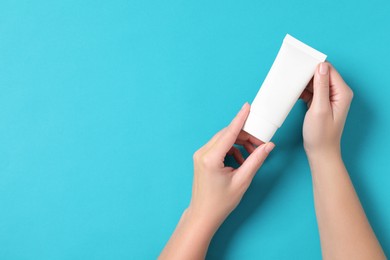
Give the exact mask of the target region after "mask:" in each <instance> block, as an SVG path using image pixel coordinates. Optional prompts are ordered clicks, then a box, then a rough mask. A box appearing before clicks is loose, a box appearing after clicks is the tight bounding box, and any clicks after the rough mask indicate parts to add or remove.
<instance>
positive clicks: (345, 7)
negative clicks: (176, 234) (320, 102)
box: [0, 0, 390, 259]
mask: <svg viewBox="0 0 390 260" xmlns="http://www.w3.org/2000/svg"><path fill="white" fill-rule="evenodd" d="M389 13H390V2H389V1H387V0H382V1H340V0H328V1H288V0H284V1H199V0H197V1H185V0H183V1H169V0H168V1H148V0H146V1H145V0H142V1H141V0H140V1H125V0H115V1H96V0H94V1H91V0H89V1H76V0H73V1H65V0H63V1H48V0H47V1H44V0H40V1H15V0H2V1H1V2H0V90H1V92H0V259H153V258H155V257H157V255H158V254H159V252H160V250H161V249H162V248H163V246H164V244H165V243H166V241H167V240H168V238H169V236H170V234H171V232H172V231H173V229H174V227H175V225H176V223H177V221H178V220H179V218H180V215H181V213H182V211H183V210H184V209H185V208H186V207H187V205H188V203H189V200H190V195H191V194H190V192H191V184H192V174H193V169H192V154H193V152H194V151H195V150H196V149H198V148H199V147H200V146H202V145H203V144H204V143H205V142H207V141H208V139H209V138H210V137H211V136H212V135H213V134H214V133H215V132H217V131H218V130H219V129H221V128H222V127H224V126H225V125H226V124H228V123H229V121H230V120H231V119H232V118H233V116H234V115H235V113H236V112H237V111H238V110H239V108H240V107H241V105H242V104H243V103H244V102H245V101H249V102H251V101H252V100H253V98H254V96H255V94H256V93H257V90H258V88H259V86H260V85H261V83H262V81H263V79H264V77H265V75H266V73H267V72H268V70H269V68H270V66H271V64H272V62H273V60H274V58H275V55H276V53H277V51H278V49H279V47H280V44H281V42H282V39H283V37H284V36H285V34H286V33H290V34H292V35H293V36H295V37H297V38H298V39H300V40H302V41H304V42H306V43H308V44H309V45H312V46H313V47H315V48H317V49H318V50H320V51H322V52H324V53H326V54H327V55H328V57H329V61H331V62H332V63H333V64H334V65H335V66H336V68H338V70H339V71H340V73H341V74H342V75H343V76H344V78H345V80H346V82H347V83H348V84H349V85H350V86H351V87H352V88H353V90H354V92H355V98H354V101H353V104H352V107H351V111H350V116H349V118H348V121H347V125H346V128H345V133H344V137H343V148H344V149H343V153H344V158H345V162H346V164H347V167H348V169H349V170H350V175H351V178H352V180H353V182H354V184H355V187H356V189H357V192H358V194H359V196H360V198H361V201H362V203H363V205H364V208H365V209H366V212H367V215H368V217H369V219H370V221H371V223H372V226H373V228H374V230H375V231H376V234H377V236H378V238H379V240H380V241H381V243H382V245H383V247H384V249H385V251H386V253H387V254H389V253H390V221H389V220H390V207H389V205H390V204H389V199H390V189H389V185H390V171H389V166H388V164H389V158H390V156H389V155H390V152H389V149H390V148H389V147H390V137H389V130H390V102H389V97H390V78H389V70H390V65H389V64H390V63H389V60H390V51H389V46H390V33H389V31H390V30H389V29H390V16H389ZM304 111H305V108H304V105H303V103H302V102H299V103H298V104H297V105H296V106H295V108H294V109H293V111H292V112H291V114H290V116H289V117H288V119H287V121H286V122H285V124H284V125H283V127H282V128H281V129H280V131H279V132H278V133H277V135H276V136H275V138H274V141H275V143H276V144H277V147H276V149H275V150H274V151H273V153H272V156H270V158H269V159H268V160H267V163H266V165H265V166H264V167H263V168H262V169H261V170H260V171H259V173H258V175H257V176H256V178H255V180H254V182H253V184H252V186H251V187H250V189H249V190H248V192H247V194H246V196H245V197H244V199H243V201H242V203H241V204H240V206H239V207H238V208H237V209H236V211H235V212H234V213H233V214H232V215H231V216H230V217H229V218H228V219H227V221H226V222H225V223H224V225H223V226H222V227H221V229H220V230H219V231H218V233H217V234H216V236H215V237H214V240H213V241H212V243H211V245H210V248H209V253H208V258H209V259H318V258H320V257H321V253H320V246H319V237H318V231H317V226H316V220H315V214H314V208H313V199H312V190H311V179H310V173H309V168H308V164H307V161H306V157H305V154H304V152H303V149H302V137H301V127H302V120H303V115H304Z"/></svg>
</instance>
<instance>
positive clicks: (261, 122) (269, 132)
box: [243, 112, 278, 142]
mask: <svg viewBox="0 0 390 260" xmlns="http://www.w3.org/2000/svg"><path fill="white" fill-rule="evenodd" d="M243 130H244V131H245V132H247V133H249V134H251V135H253V136H254V137H256V138H257V139H259V140H261V141H263V142H269V141H270V140H271V138H272V136H273V135H274V134H275V132H276V130H278V127H277V126H276V125H274V124H272V123H270V122H268V121H267V120H265V119H263V118H261V117H260V116H258V115H256V114H255V113H253V112H250V113H249V116H248V118H247V119H246V121H245V124H244V128H243Z"/></svg>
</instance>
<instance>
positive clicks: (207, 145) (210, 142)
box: [200, 128, 226, 151]
mask: <svg viewBox="0 0 390 260" xmlns="http://www.w3.org/2000/svg"><path fill="white" fill-rule="evenodd" d="M225 130H226V128H224V129H222V130H220V131H219V132H218V133H216V134H215V135H214V136H213V137H212V138H211V139H210V141H208V142H207V143H206V144H205V145H204V146H203V147H202V148H200V149H201V150H204V151H207V150H209V149H210V148H211V147H212V146H213V145H214V143H215V142H216V141H217V140H218V138H219V137H220V136H221V135H222V133H223V132H224V131H225Z"/></svg>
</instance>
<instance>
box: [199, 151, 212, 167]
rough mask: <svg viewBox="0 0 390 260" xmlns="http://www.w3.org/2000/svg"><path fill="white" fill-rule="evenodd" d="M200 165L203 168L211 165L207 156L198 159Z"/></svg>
mask: <svg viewBox="0 0 390 260" xmlns="http://www.w3.org/2000/svg"><path fill="white" fill-rule="evenodd" d="M200 163H201V164H202V166H203V167H205V168H207V167H209V166H210V165H211V163H212V160H211V158H210V156H209V155H207V154H204V155H202V156H201V157H200Z"/></svg>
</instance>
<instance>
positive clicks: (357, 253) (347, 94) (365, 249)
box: [302, 63, 386, 259]
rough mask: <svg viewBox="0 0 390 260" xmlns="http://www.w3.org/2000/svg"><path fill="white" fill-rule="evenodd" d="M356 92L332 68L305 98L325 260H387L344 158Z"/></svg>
mask: <svg viewBox="0 0 390 260" xmlns="http://www.w3.org/2000/svg"><path fill="white" fill-rule="evenodd" d="M352 97H353V94H352V91H351V89H350V88H349V87H348V86H347V84H345V82H344V80H343V79H342V78H341V76H340V75H339V73H337V71H336V70H335V69H334V68H333V67H332V66H331V65H330V64H328V63H321V64H320V66H319V67H318V69H317V71H316V73H315V75H314V81H313V84H312V85H309V87H308V88H307V89H306V90H305V91H304V93H303V94H302V98H303V99H304V100H305V101H306V102H308V107H309V110H308V111H307V113H306V117H305V121H304V125H303V139H304V146H305V150H306V153H307V157H308V159H309V164H310V169H311V174H312V180H313V194H314V204H315V208H316V215H317V222H318V228H319V233H320V240H321V251H322V257H323V259H386V256H385V255H384V253H383V250H382V248H381V246H380V244H379V242H378V240H377V238H376V237H375V233H374V232H373V230H372V228H371V226H370V223H369V222H368V220H367V217H366V215H365V213H364V210H363V208H362V206H361V204H360V201H359V198H358V196H357V194H356V192H355V189H354V187H353V184H352V181H351V179H350V178H349V175H348V171H347V169H346V168H345V165H344V163H343V160H342V158H341V152H340V139H341V134H342V132H343V128H344V123H345V119H346V117H347V114H348V110H349V106H350V104H351V101H352Z"/></svg>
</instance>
